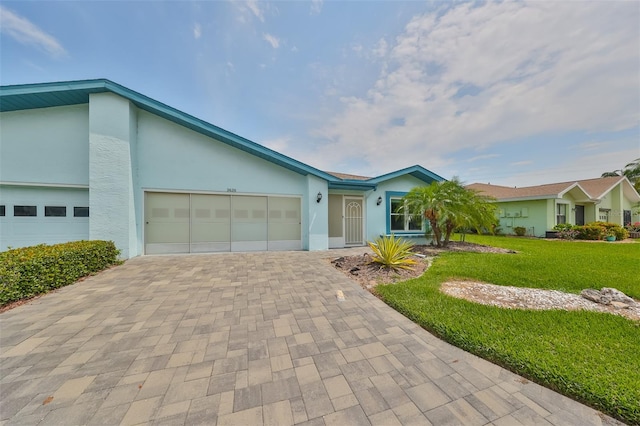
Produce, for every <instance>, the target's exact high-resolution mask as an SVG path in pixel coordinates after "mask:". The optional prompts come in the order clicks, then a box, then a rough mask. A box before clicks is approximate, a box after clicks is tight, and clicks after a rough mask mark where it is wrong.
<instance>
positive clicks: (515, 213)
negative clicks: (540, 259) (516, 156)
mask: <svg viewBox="0 0 640 426" xmlns="http://www.w3.org/2000/svg"><path fill="white" fill-rule="evenodd" d="M467 188H469V189H473V190H476V191H478V192H480V193H482V194H485V195H490V196H492V197H494V198H495V199H496V203H497V206H498V209H497V211H498V219H499V223H500V225H499V226H500V228H501V229H502V232H505V233H507V234H513V233H514V228H516V227H523V228H525V229H526V234H527V235H530V236H535V237H544V236H546V232H547V231H551V230H553V227H554V226H556V225H558V224H563V223H569V224H572V225H584V224H586V223H589V222H596V221H602V222H611V223H616V224H618V225H622V226H624V225H627V224H629V223H635V222H640V206H639V205H638V203H640V195H639V194H638V192H637V191H636V190H635V188H634V187H633V185H632V184H631V182H629V179H627V178H626V177H624V176H618V177H605V178H595V179H586V180H579V181H572V182H561V183H552V184H548V185H539V186H528V187H518V188H516V187H507V186H499V185H489V184H482V183H474V184H471V185H468V186H467Z"/></svg>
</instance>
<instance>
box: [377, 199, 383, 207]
mask: <svg viewBox="0 0 640 426" xmlns="http://www.w3.org/2000/svg"><path fill="white" fill-rule="evenodd" d="M380 204H382V197H378V199H377V200H376V206H379V205H380Z"/></svg>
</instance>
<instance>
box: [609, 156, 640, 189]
mask: <svg viewBox="0 0 640 426" xmlns="http://www.w3.org/2000/svg"><path fill="white" fill-rule="evenodd" d="M615 176H626V177H627V179H629V181H630V182H631V184H632V185H633V186H634V188H635V189H636V191H638V192H640V158H636V159H635V160H633V161H632V162H631V163H629V164H627V165H626V166H624V167H623V168H622V169H620V170H614V171H612V172H605V173H603V174H602V176H601V177H615Z"/></svg>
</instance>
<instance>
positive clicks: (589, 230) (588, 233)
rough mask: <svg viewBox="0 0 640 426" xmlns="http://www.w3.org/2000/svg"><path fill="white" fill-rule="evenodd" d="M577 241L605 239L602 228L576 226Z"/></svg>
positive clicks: (591, 225) (590, 225) (589, 225)
mask: <svg viewBox="0 0 640 426" xmlns="http://www.w3.org/2000/svg"><path fill="white" fill-rule="evenodd" d="M576 230H577V231H578V235H577V236H576V238H577V239H578V240H602V239H604V237H605V232H604V228H603V227H602V226H598V225H593V224H587V225H583V226H576Z"/></svg>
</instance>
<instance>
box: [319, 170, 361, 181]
mask: <svg viewBox="0 0 640 426" xmlns="http://www.w3.org/2000/svg"><path fill="white" fill-rule="evenodd" d="M327 173H329V174H330V175H332V176H335V177H337V178H338V179H346V180H369V179H371V178H370V177H367V176H358V175H350V174H348V173H338V172H329V171H327Z"/></svg>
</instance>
